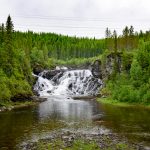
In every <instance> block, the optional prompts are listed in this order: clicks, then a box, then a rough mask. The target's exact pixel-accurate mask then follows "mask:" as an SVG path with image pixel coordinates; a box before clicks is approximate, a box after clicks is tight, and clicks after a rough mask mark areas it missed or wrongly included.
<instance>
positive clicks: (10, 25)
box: [4, 15, 14, 77]
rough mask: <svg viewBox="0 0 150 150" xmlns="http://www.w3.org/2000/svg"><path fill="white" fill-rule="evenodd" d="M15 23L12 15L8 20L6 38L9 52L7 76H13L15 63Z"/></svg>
mask: <svg viewBox="0 0 150 150" xmlns="http://www.w3.org/2000/svg"><path fill="white" fill-rule="evenodd" d="M12 34H13V23H12V20H11V17H10V15H9V16H8V18H7V21H6V32H5V40H4V43H5V44H4V49H5V52H6V54H7V57H6V58H5V59H6V64H4V71H5V73H6V74H7V76H9V77H10V76H11V75H12V73H13V64H14V51H13V35H12Z"/></svg>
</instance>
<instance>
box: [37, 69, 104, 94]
mask: <svg viewBox="0 0 150 150" xmlns="http://www.w3.org/2000/svg"><path fill="white" fill-rule="evenodd" d="M59 74H60V72H59V73H57V74H56V75H55V76H54V77H53V78H52V79H50V80H48V79H46V78H43V77H42V75H43V73H41V74H40V76H39V77H38V80H37V82H36V84H35V86H34V90H35V91H37V92H38V93H39V95H40V96H50V95H73V96H75V95H84V96H87V95H94V94H97V93H98V91H99V89H100V88H101V87H102V81H101V80H100V79H98V78H94V77H93V75H92V73H91V71H90V70H71V71H68V70H65V71H64V72H63V73H62V75H61V76H59Z"/></svg>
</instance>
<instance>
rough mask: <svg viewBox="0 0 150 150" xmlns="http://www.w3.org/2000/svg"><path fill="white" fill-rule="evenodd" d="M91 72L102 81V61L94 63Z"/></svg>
mask: <svg viewBox="0 0 150 150" xmlns="http://www.w3.org/2000/svg"><path fill="white" fill-rule="evenodd" d="M91 72H92V75H93V76H94V77H96V78H101V79H102V70H101V61H100V60H95V61H94V63H93V64H92V65H91Z"/></svg>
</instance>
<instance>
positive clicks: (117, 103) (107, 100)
mask: <svg viewBox="0 0 150 150" xmlns="http://www.w3.org/2000/svg"><path fill="white" fill-rule="evenodd" d="M97 101H98V102H100V103H103V104H109V105H115V106H119V107H134V106H138V107H146V108H150V104H144V103H129V102H120V101H118V100H113V99H111V98H98V99H97Z"/></svg>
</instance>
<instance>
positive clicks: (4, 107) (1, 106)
mask: <svg viewBox="0 0 150 150" xmlns="http://www.w3.org/2000/svg"><path fill="white" fill-rule="evenodd" d="M46 100H47V99H46V98H40V97H37V96H33V97H32V100H30V101H23V102H21V101H20V102H12V101H8V102H3V103H0V112H3V111H11V110H13V109H17V108H23V107H29V106H35V105H37V104H39V103H41V102H44V101H46Z"/></svg>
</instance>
